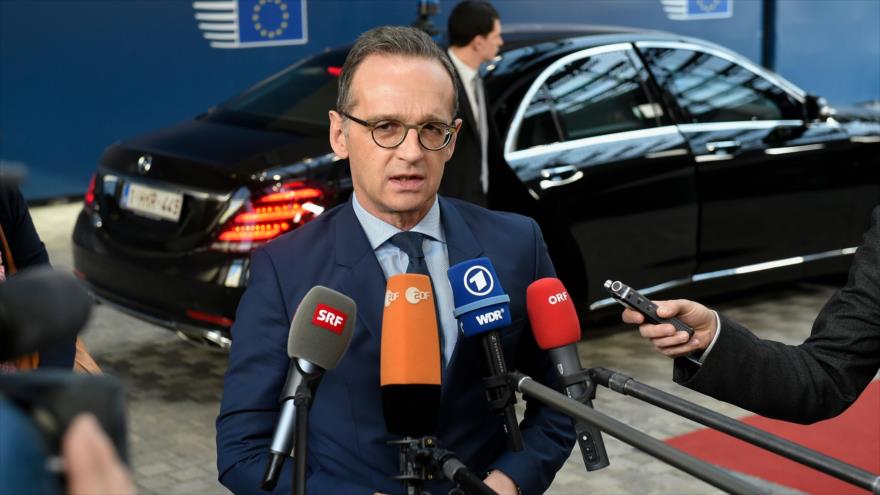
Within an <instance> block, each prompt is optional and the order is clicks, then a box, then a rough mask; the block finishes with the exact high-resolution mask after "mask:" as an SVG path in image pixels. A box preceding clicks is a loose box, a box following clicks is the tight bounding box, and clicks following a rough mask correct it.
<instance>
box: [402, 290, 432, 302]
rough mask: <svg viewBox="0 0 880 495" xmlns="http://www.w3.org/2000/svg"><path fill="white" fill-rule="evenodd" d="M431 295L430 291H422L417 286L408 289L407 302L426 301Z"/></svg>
mask: <svg viewBox="0 0 880 495" xmlns="http://www.w3.org/2000/svg"><path fill="white" fill-rule="evenodd" d="M430 297H431V293H430V292H426V291H421V290H419V289H417V288H415V287H410V288H409V289H406V302H408V303H410V304H418V303H419V301H425V300H427V299H429V298H430Z"/></svg>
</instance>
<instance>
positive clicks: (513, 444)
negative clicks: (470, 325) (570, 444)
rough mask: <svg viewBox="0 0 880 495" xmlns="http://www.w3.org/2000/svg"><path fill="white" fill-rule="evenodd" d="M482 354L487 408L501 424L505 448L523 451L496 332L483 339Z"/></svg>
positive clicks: (511, 389)
mask: <svg viewBox="0 0 880 495" xmlns="http://www.w3.org/2000/svg"><path fill="white" fill-rule="evenodd" d="M483 352H485V354H486V360H487V362H488V363H489V373H490V376H488V377H486V378H483V385H484V386H485V387H486V396H487V397H488V399H489V407H490V408H491V409H492V412H494V413H495V415H496V416H498V417H500V418H501V419H502V420H503V422H502V423H501V426H502V427H503V428H504V433H505V434H506V435H505V436H506V437H507V447H508V448H509V449H510V450H511V451H512V452H519V451H521V450H522V449H523V438H522V432H521V431H520V429H519V421H517V419H516V411H515V410H514V408H513V405H514V404H516V394H514V393H513V388H511V386H510V383H508V381H507V365H506V364H505V362H504V354H503V353H502V351H501V337H500V336H499V335H498V332H497V331H495V330H492V331H490V332H488V333H487V334H486V335H485V337H484V338H483Z"/></svg>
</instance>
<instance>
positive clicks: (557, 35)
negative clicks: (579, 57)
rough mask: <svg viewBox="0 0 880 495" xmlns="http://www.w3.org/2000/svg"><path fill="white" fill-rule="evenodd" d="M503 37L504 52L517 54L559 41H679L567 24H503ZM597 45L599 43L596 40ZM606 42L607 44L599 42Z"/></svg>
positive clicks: (628, 30)
mask: <svg viewBox="0 0 880 495" xmlns="http://www.w3.org/2000/svg"><path fill="white" fill-rule="evenodd" d="M502 36H503V37H504V46H503V47H502V52H504V51H509V50H515V49H517V48H521V47H523V46H530V45H534V44H536V43H541V42H546V41H557V40H561V39H567V38H580V37H583V38H585V39H587V38H593V37H595V38H598V39H607V38H621V39H624V38H625V39H629V40H640V39H645V37H646V36H647V37H657V36H659V37H662V38H663V39H678V38H679V37H678V36H676V35H674V34H672V33H666V32H662V31H653V30H648V29H639V28H631V27H623V26H604V25H598V24H564V23H515V24H514V23H512V24H504V25H503V31H502ZM597 41H598V40H597ZM599 42H604V41H599Z"/></svg>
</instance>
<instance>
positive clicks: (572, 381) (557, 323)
mask: <svg viewBox="0 0 880 495" xmlns="http://www.w3.org/2000/svg"><path fill="white" fill-rule="evenodd" d="M526 305H527V307H528V313H529V322H530V323H531V325H532V332H533V333H534V334H535V341H536V342H537V343H538V347H540V348H541V349H544V350H545V351H547V353H548V354H549V356H550V360H551V361H552V362H553V365H554V367H555V368H556V371H557V372H559V375H560V379H561V381H562V383H563V385H564V386H565V392H566V394H567V395H568V396H569V397H571V398H572V399H574V400H577V401H578V402H580V403H582V404H585V405H587V406H589V407H593V401H592V400H591V399H592V397H591V395H592V393H593V386H592V384H591V383H590V382H589V378H588V377H587V375H586V373H585V372H584V371H583V369H582V368H581V361H580V358H579V357H578V352H577V347H576V346H575V343H576V342H578V341H579V340H580V338H581V326H580V322H578V317H577V310H575V307H574V303H573V302H572V301H571V298H570V297H569V296H568V291H566V290H565V287H563V285H562V282H561V281H560V280H559V279H557V278H542V279H540V280H536V281H534V282H532V283H531V284H530V285H529V287H528V289H527V290H526ZM574 427H575V432H576V433H577V439H578V445H579V446H580V448H581V454H582V455H583V457H584V465H585V466H586V467H587V471H596V470H598V469H602V468H604V467H606V466H608V464H609V462H608V454H607V453H606V452H605V443H604V442H603V441H602V436H601V432H600V431H599V429H598V428H596V427H595V426H593V425H591V424H589V423H587V422H584V421H578V422H575V425H574Z"/></svg>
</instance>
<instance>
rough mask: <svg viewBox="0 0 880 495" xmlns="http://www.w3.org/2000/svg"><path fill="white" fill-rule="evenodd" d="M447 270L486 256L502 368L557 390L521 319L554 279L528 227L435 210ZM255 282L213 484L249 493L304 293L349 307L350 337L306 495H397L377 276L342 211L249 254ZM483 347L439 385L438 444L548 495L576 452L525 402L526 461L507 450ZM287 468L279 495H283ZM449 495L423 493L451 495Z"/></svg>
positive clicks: (222, 418) (329, 377)
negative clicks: (353, 318) (324, 294)
mask: <svg viewBox="0 0 880 495" xmlns="http://www.w3.org/2000/svg"><path fill="white" fill-rule="evenodd" d="M440 209H441V210H440V211H441V221H442V223H443V226H444V229H445V233H446V240H447V247H448V253H449V264H450V265H454V264H456V263H459V262H462V261H466V260H469V259H473V258H476V257H480V256H487V257H489V258H490V259H491V260H492V263H493V264H494V266H495V269H496V271H497V273H498V277H499V279H500V282H501V285H502V286H503V288H504V289H505V290H506V292H507V293H508V294H509V295H510V298H511V302H510V306H511V312H512V313H511V314H512V319H513V323H512V325H511V327H510V328H507V329H504V330H502V332H501V335H502V344H503V349H504V353H505V357H506V360H507V363H508V367H509V368H511V369H514V368H515V369H519V370H520V371H522V372H524V373H526V374H529V375H531V376H532V377H534V378H536V379H537V380H539V381H542V382H544V383H549V384H551V385H556V378H555V374H554V372H553V369H552V366H551V364H550V362H549V360H548V358H547V356H546V355H545V353H544V352H543V351H541V350H540V349H539V348H538V347H537V345H536V344H535V341H534V338H533V336H532V332H531V330H530V329H529V326H528V319H527V316H526V310H525V294H526V287H527V286H528V285H529V284H530V283H531V282H532V281H534V280H536V279H538V278H541V277H552V276H554V270H553V266H552V264H551V262H550V259H549V257H548V256H547V251H546V248H545V245H544V241H543V238H542V236H541V232H540V230H539V228H538V226H537V224H536V223H535V222H534V221H533V220H531V219H529V218H526V217H522V216H519V215H514V214H509V213H498V212H491V211H489V210H486V209H483V208H480V207H478V206H474V205H472V204H469V203H465V202H463V201H458V200H451V199H446V198H442V197H441V199H440ZM250 273H251V277H250V280H249V283H248V289H247V291H246V292H245V294H244V296H243V298H242V300H241V303H240V305H239V308H238V313H237V316H236V321H235V325H234V326H233V329H232V336H233V341H232V342H233V344H232V349H231V351H230V358H229V368H228V371H227V373H226V378H225V384H224V390H223V401H222V404H221V408H220V415H219V416H218V418H217V465H218V471H219V477H220V481H221V482H222V483H223V484H224V485H226V486H227V487H228V488H230V489H231V490H232V491H234V492H236V493H264V492H261V491H260V489H259V488H258V485H259V481H260V479H261V476H262V474H263V470H264V467H265V463H266V459H267V457H268V456H267V454H268V445H269V443H270V442H271V436H272V433H273V431H274V428H275V423H276V421H277V419H278V412H279V403H278V397H279V393H280V390H281V387H282V385H283V383H284V380H285V377H286V373H287V369H288V365H289V358H288V356H287V337H288V332H289V326H290V321H291V319H292V318H293V315H294V312H295V311H296V308H297V305H298V304H299V302H300V300H301V299H302V297H303V296H304V295H305V293H306V292H307V291H308V290H309V289H311V288H312V287H313V286H315V285H323V286H326V287H329V288H332V289H334V290H337V291H339V292H341V293H343V294H346V295H348V296H349V297H351V298H352V299H354V300H355V302H356V303H357V308H358V315H357V325H356V327H355V330H354V334H353V336H352V341H351V344H350V346H349V348H348V351H347V352H346V354H345V356H343V358H342V360H341V362H340V364H339V366H338V367H337V368H336V369H334V370H331V371H329V372H327V373H326V374H325V375H324V378H323V380H322V382H321V384H320V387H319V388H318V390H317V393H316V396H315V400H314V403H313V406H312V409H311V413H310V415H309V421H310V425H309V441H308V466H309V475H308V481H307V487H308V490H309V491H310V493H315V494H324V493H333V494H342V493H364V494H369V493H372V492H373V491H380V492H385V493H401V492H402V485H401V484H400V483H399V482H396V481H394V480H392V479H391V478H390V476H393V475H396V474H398V472H399V467H398V456H397V448H396V447H393V446H389V445H387V441H388V440H391V439H393V438H392V437H391V436H390V435H389V434H388V433H387V432H386V429H385V423H384V419H383V416H382V407H381V399H380V397H381V396H380V387H379V349H380V334H381V319H382V309H383V296H384V293H385V283H386V282H385V276H384V274H383V272H382V268H381V266H380V265H379V262H378V261H377V260H376V256H375V254H374V253H373V250H372V249H371V247H370V245H369V242H368V241H367V237H366V234H364V231H363V229H362V228H361V226H360V223H359V222H358V220H357V218H356V217H355V215H354V211H353V209H352V206H351V203H350V202H349V203H346V204H344V205H341V206H339V207H337V208H334V209H332V210H330V211H328V212H326V213H324V214H323V215H321V216H320V217H318V218H317V219H316V220H314V221H313V222H311V223H309V224H307V225H305V226H303V227H301V228H300V229H297V230H296V231H294V232H292V233H291V234H289V235H286V236H284V237H281V238H279V239H277V240H275V241H273V242H271V243H269V244H267V245H266V246H265V247H263V248H260V249H258V250H256V251H255V252H254V254H253V256H252V264H251V272H250ZM484 361H485V358H484V357H483V351H482V347H481V344H480V342H479V340H478V339H467V338H465V337H463V336H461V335H460V338H459V340H458V343H457V344H456V348H455V351H454V354H453V356H452V359H451V360H450V363H449V366H447V368H446V370H445V373H444V377H443V387H442V389H443V396H442V402H441V411H440V425H439V430H438V435H437V436H438V437H439V438H440V441H441V442H442V446H443V447H445V448H447V449H449V450H452V451H453V452H455V453H456V454H457V455H458V457H459V458H460V459H462V461H463V462H464V463H465V464H466V465H468V467H470V468H471V469H472V470H473V471H474V472H475V473H478V474H483V473H484V472H485V471H487V470H489V469H491V468H496V469H500V470H502V471H503V472H505V473H506V474H508V475H509V476H511V477H512V478H513V479H514V481H516V482H517V484H518V485H519V486H520V487H521V488H522V490H523V492H524V493H540V492H543V491H544V490H545V489H546V488H547V487H548V486H549V485H550V482H551V481H552V480H553V477H554V475H555V473H556V471H557V470H559V468H560V467H561V466H562V464H563V463H564V461H565V460H566V459H567V457H568V455H569V453H570V452H571V448H572V446H573V445H574V434H573V432H572V426H571V422H570V420H569V419H568V418H567V417H565V416H562V415H561V414H559V413H556V412H554V411H552V410H550V409H549V408H547V407H544V406H542V405H541V404H538V403H528V404H527V408H526V414H525V418H524V420H523V422H522V423H521V429H522V433H523V438H524V443H525V450H524V451H522V452H518V453H511V452H508V451H507V447H506V440H505V437H504V433H503V431H502V430H501V426H500V421H499V420H498V419H497V417H496V416H494V415H493V414H492V413H491V411H490V409H489V406H488V403H487V400H486V397H485V392H484V388H483V385H482V381H481V379H482V377H484V376H485V375H486V371H485V368H486V365H485V363H484ZM290 464H291V463H290V462H288V463H286V465H285V469H284V471H283V477H282V478H281V480H280V481H279V483H278V487H277V488H276V490H275V492H274V493H290V481H291V475H290V471H291V469H290ZM450 486H451V485H448V484H443V483H440V484H433V485H430V484H429V485H426V488H427V489H429V490H431V491H432V492H434V493H446V491H447V490H448V488H449V487H450Z"/></svg>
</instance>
